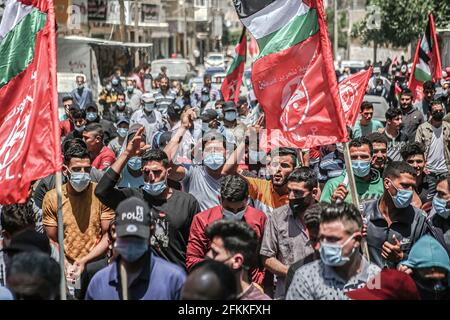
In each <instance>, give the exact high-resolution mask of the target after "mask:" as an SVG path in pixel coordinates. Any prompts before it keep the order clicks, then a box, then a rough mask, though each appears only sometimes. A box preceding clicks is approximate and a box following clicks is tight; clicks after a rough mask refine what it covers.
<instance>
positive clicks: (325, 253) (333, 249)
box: [320, 235, 355, 267]
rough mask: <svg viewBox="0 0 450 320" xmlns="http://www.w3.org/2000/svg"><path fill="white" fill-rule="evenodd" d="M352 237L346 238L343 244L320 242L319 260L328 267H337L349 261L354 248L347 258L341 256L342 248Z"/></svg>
mask: <svg viewBox="0 0 450 320" xmlns="http://www.w3.org/2000/svg"><path fill="white" fill-rule="evenodd" d="M353 237H354V235H352V236H351V237H350V238H348V239H347V240H346V241H345V242H344V243H343V244H338V243H327V242H320V259H322V262H323V263H324V264H325V265H327V266H330V267H339V266H343V265H344V264H346V263H347V262H348V261H350V256H351V255H352V254H353V253H354V252H355V248H354V247H353V249H352V252H351V253H350V255H349V256H348V257H343V256H342V248H343V247H344V246H345V245H346V244H347V243H348V242H349V241H350V240H351V239H353Z"/></svg>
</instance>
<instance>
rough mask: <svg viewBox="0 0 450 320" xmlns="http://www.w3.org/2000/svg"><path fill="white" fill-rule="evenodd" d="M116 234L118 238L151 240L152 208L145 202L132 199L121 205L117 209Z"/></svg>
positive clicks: (135, 198)
mask: <svg viewBox="0 0 450 320" xmlns="http://www.w3.org/2000/svg"><path fill="white" fill-rule="evenodd" d="M116 234H117V237H127V236H134V237H140V238H144V239H149V238H150V208H149V207H148V205H147V203H145V201H143V200H141V199H139V198H137V197H131V198H128V199H126V200H124V201H122V202H121V203H119V205H118V206H117V209H116Z"/></svg>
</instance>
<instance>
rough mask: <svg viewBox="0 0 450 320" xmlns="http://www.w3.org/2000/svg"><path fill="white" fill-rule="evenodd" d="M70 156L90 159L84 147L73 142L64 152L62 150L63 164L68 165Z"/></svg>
mask: <svg viewBox="0 0 450 320" xmlns="http://www.w3.org/2000/svg"><path fill="white" fill-rule="evenodd" d="M72 158H78V159H90V156H89V152H88V150H87V149H86V148H84V147H83V146H81V145H79V144H74V145H72V146H70V147H68V148H67V150H66V152H64V164H65V165H69V163H70V160H72Z"/></svg>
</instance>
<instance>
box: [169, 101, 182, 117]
mask: <svg viewBox="0 0 450 320" xmlns="http://www.w3.org/2000/svg"><path fill="white" fill-rule="evenodd" d="M182 112H183V107H182V106H181V105H179V104H178V103H176V102H175V103H172V104H170V105H169V106H168V107H167V114H168V115H181V113H182Z"/></svg>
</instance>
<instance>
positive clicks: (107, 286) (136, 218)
mask: <svg viewBox="0 0 450 320" xmlns="http://www.w3.org/2000/svg"><path fill="white" fill-rule="evenodd" d="M150 217H151V212H150V209H149V207H148V205H147V203H146V202H145V201H143V200H141V199H139V198H136V197H131V198H129V199H126V200H124V201H122V202H121V203H120V204H119V205H118V206H117V209H116V236H117V238H116V241H115V244H114V249H113V250H114V251H115V253H116V255H117V258H116V260H115V261H113V262H112V263H111V264H110V265H109V266H107V267H106V268H104V269H102V270H100V271H99V272H97V273H96V274H95V275H94V277H93V278H92V280H91V282H90V283H89V287H88V291H87V294H86V300H123V299H124V297H123V295H122V293H123V291H124V288H122V283H123V282H122V281H121V280H122V279H121V276H122V275H121V272H120V269H121V268H124V269H125V273H126V277H127V281H126V283H127V285H128V287H127V288H126V292H127V296H128V300H179V299H180V295H181V289H182V287H183V285H184V282H185V281H186V274H185V272H184V270H183V269H182V268H180V267H179V266H177V265H175V264H173V263H170V262H168V261H165V260H164V259H161V258H159V257H157V256H155V255H154V254H153V252H152V251H151V250H150V233H151V232H150V225H151V221H150Z"/></svg>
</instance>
